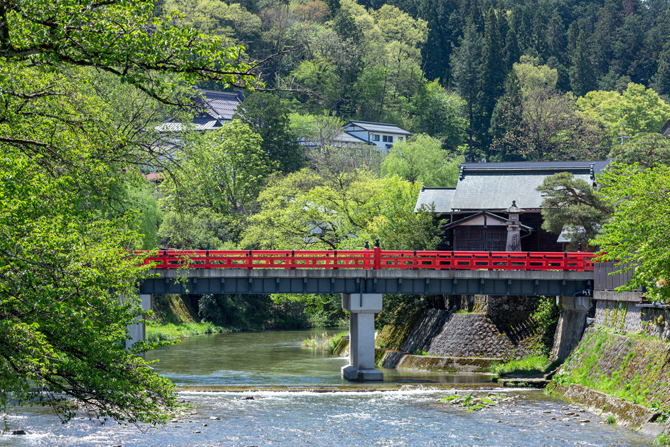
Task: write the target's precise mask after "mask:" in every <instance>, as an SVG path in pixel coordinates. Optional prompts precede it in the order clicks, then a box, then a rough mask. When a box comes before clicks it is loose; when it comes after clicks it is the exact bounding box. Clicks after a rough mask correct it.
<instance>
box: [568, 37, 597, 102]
mask: <svg viewBox="0 0 670 447" xmlns="http://www.w3.org/2000/svg"><path fill="white" fill-rule="evenodd" d="M570 85H571V86H572V91H573V92H575V94H577V95H579V96H584V95H585V94H587V93H588V92H590V91H591V90H594V89H595V86H596V77H595V73H594V70H593V64H592V63H591V58H590V56H589V48H588V46H587V44H586V37H585V36H584V31H580V32H579V37H577V44H576V45H575V52H574V54H573V56H572V67H571V68H570Z"/></svg>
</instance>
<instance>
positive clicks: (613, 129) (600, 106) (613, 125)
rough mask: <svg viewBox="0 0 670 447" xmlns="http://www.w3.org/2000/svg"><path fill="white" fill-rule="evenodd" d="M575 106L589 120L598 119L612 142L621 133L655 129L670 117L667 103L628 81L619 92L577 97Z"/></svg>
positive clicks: (599, 92) (598, 92) (657, 129)
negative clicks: (622, 130) (624, 89)
mask: <svg viewBox="0 0 670 447" xmlns="http://www.w3.org/2000/svg"><path fill="white" fill-rule="evenodd" d="M577 106H578V107H579V108H580V109H581V110H582V111H583V112H584V113H585V114H587V115H589V116H590V117H591V118H592V119H594V120H597V121H599V122H601V123H602V124H603V125H604V126H605V127H606V128H607V130H608V132H609V134H610V136H611V138H612V140H613V141H616V140H617V137H619V136H620V135H621V122H625V123H626V124H625V132H626V135H629V136H636V135H637V134H639V133H650V132H652V133H653V132H658V131H659V130H660V128H661V126H662V125H663V123H665V121H666V120H667V119H668V117H669V116H670V105H668V104H666V103H665V102H664V101H663V100H662V99H661V98H659V96H658V94H657V93H656V92H655V91H654V90H652V89H648V88H645V87H644V86H643V85H640V84H634V83H632V82H631V83H630V84H628V88H627V89H626V91H624V92H623V93H621V94H620V93H618V92H603V91H594V92H590V93H588V94H587V95H586V96H584V97H583V98H579V99H578V100H577Z"/></svg>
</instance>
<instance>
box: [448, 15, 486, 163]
mask: <svg viewBox="0 0 670 447" xmlns="http://www.w3.org/2000/svg"><path fill="white" fill-rule="evenodd" d="M458 42H459V46H458V48H455V49H454V51H453V53H452V55H451V73H452V78H453V80H454V85H455V87H456V91H457V92H458V94H459V95H461V98H463V99H464V100H465V101H467V113H468V119H469V124H470V127H469V130H468V134H469V140H468V144H469V146H470V155H469V159H470V160H474V141H473V133H474V132H473V123H474V112H475V109H474V107H475V104H476V102H477V95H478V93H479V72H480V69H481V58H482V38H481V36H480V35H479V33H477V27H476V25H475V24H474V23H472V22H470V23H468V24H467V26H466V27H465V32H464V34H463V37H462V38H460V39H459V41H458Z"/></svg>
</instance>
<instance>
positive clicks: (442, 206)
mask: <svg viewBox="0 0 670 447" xmlns="http://www.w3.org/2000/svg"><path fill="white" fill-rule="evenodd" d="M455 192H456V188H422V189H421V192H420V193H419V198H418V199H417V201H416V206H415V207H414V212H417V211H418V210H419V208H421V205H426V206H428V207H430V206H431V204H435V212H436V213H448V212H450V211H451V201H452V200H453V198H454V193H455Z"/></svg>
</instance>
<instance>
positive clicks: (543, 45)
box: [532, 9, 548, 61]
mask: <svg viewBox="0 0 670 447" xmlns="http://www.w3.org/2000/svg"><path fill="white" fill-rule="evenodd" d="M532 39H533V40H532V47H533V48H535V51H536V52H537V55H538V56H539V57H540V60H541V61H545V60H546V59H547V57H548V54H547V53H548V46H547V16H545V15H544V12H542V9H538V10H537V11H536V12H535V17H533V35H532Z"/></svg>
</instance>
